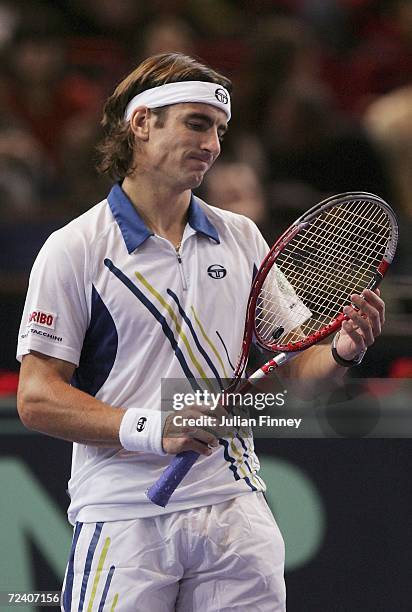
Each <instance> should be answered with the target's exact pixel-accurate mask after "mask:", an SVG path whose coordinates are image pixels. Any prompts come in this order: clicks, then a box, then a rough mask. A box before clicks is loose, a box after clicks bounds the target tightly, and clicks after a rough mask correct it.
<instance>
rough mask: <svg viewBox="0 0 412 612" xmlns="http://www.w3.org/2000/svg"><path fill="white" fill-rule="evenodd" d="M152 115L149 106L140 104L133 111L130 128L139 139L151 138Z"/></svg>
mask: <svg viewBox="0 0 412 612" xmlns="http://www.w3.org/2000/svg"><path fill="white" fill-rule="evenodd" d="M150 115H151V113H150V109H149V108H147V106H139V107H138V108H136V110H135V111H134V112H133V115H132V117H131V119H130V129H131V130H132V132H133V134H134V135H135V136H136V138H138V139H139V140H144V141H146V140H149V132H150Z"/></svg>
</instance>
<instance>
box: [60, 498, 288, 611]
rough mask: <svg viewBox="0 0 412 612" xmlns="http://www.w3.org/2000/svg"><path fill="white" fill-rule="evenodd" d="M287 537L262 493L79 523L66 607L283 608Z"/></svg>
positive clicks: (65, 594) (68, 572)
mask: <svg viewBox="0 0 412 612" xmlns="http://www.w3.org/2000/svg"><path fill="white" fill-rule="evenodd" d="M283 566H284V543H283V539H282V536H281V534H280V531H279V528H278V526H277V524H276V522H275V519H274V518H273V516H272V513H271V512H270V510H269V508H268V506H267V504H266V501H265V499H264V497H263V494H262V493H247V494H245V495H242V496H240V497H236V498H234V499H231V500H229V501H226V502H223V503H221V504H215V505H213V506H204V507H201V508H194V509H191V510H184V511H180V512H174V513H171V514H166V515H163V516H155V517H148V518H140V519H136V520H130V521H113V522H106V523H77V524H76V527H75V530H74V537H73V544H72V548H71V551H70V558H69V563H68V566H67V570H66V576H65V580H64V585H63V591H64V592H63V605H62V610H64V612H71V611H73V612H74V611H76V612H82V610H84V611H85V612H103V611H104V612H106V611H107V612H172V611H176V612H229V611H233V610H237V611H238V612H249V611H251V612H252V611H253V612H283V611H284V610H285V609H286V607H285V599H286V596H285V583H284V578H283Z"/></svg>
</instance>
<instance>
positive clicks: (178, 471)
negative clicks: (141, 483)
mask: <svg viewBox="0 0 412 612" xmlns="http://www.w3.org/2000/svg"><path fill="white" fill-rule="evenodd" d="M198 458H199V453H196V452H195V451H185V452H184V453H179V454H178V455H176V457H174V458H173V459H172V461H171V462H170V463H169V465H168V466H167V468H166V469H165V471H164V472H163V474H162V475H161V476H160V478H159V479H158V480H157V481H156V482H155V483H154V484H153V485H152V486H151V487H150V489H148V491H147V492H146V495H147V497H148V498H149V499H150V501H151V502H153V503H154V504H156V505H157V506H162V508H165V507H166V506H167V504H168V503H169V499H170V497H171V496H172V495H173V491H174V490H175V489H176V487H178V486H179V485H180V483H181V482H182V480H183V478H184V477H185V476H186V474H187V473H188V471H189V470H190V468H191V467H192V465H193V464H194V463H196V461H197V459H198Z"/></svg>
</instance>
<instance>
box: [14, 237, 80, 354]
mask: <svg viewBox="0 0 412 612" xmlns="http://www.w3.org/2000/svg"><path fill="white" fill-rule="evenodd" d="M87 270H88V257H87V249H86V247H85V244H84V242H83V241H82V240H81V239H79V238H78V237H74V239H73V237H72V240H70V236H68V235H67V233H65V232H64V230H59V231H58V232H55V233H54V234H52V235H51V236H50V237H49V238H48V240H47V241H46V243H45V244H44V245H43V247H42V249H41V250H40V253H39V254H38V256H37V258H36V261H35V263H34V265H33V269H32V271H31V274H30V280H29V287H28V291H27V296H26V302H25V306H24V311H23V316H22V320H21V324H20V329H19V337H18V345H17V359H18V361H21V359H22V357H23V356H24V355H26V354H28V353H30V351H38V352H40V353H43V354H45V355H49V356H50V357H56V358H58V359H63V360H64V361H68V362H70V363H73V364H74V365H76V366H78V365H79V359H80V354H81V349H82V344H83V340H84V336H85V333H86V330H87V327H88V323H89V312H90V303H88V302H90V297H88V296H90V295H91V282H89V281H88V280H87V276H86V275H87Z"/></svg>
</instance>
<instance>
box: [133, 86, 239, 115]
mask: <svg viewBox="0 0 412 612" xmlns="http://www.w3.org/2000/svg"><path fill="white" fill-rule="evenodd" d="M181 102H200V103H202V104H211V105H212V106H216V107H217V108H220V110H222V111H224V112H225V113H226V115H227V120H228V121H229V120H230V95H229V92H228V91H227V89H225V88H224V87H222V85H219V84H218V83H209V82H206V81H178V82H177V83H166V85H160V86H159V87H152V88H151V89H146V91H142V93H140V94H137V96H135V97H134V98H132V99H131V100H130V102H129V104H128V105H127V106H126V110H125V113H124V118H125V119H126V121H130V119H131V117H132V114H133V111H134V110H135V109H136V108H137V107H138V106H147V108H159V107H160V106H168V105H169V104H179V103H181Z"/></svg>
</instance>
